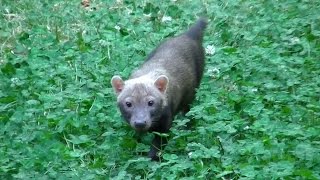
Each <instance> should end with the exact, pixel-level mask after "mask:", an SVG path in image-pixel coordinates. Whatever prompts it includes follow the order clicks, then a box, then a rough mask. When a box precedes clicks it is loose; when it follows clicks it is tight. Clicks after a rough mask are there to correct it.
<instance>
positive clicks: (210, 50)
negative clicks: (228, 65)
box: [206, 45, 216, 55]
mask: <svg viewBox="0 0 320 180" xmlns="http://www.w3.org/2000/svg"><path fill="white" fill-rule="evenodd" d="M215 52H216V47H214V45H208V46H207V47H206V53H207V54H209V55H213V54H214V53H215Z"/></svg>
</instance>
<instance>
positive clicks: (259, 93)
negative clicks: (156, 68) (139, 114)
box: [0, 0, 320, 179]
mask: <svg viewBox="0 0 320 180" xmlns="http://www.w3.org/2000/svg"><path fill="white" fill-rule="evenodd" d="M89 5H90V6H89V7H87V8H84V7H83V6H81V5H80V1H79V0H71V1H58V0H54V1H38V0H28V1H11V0H2V1H0V12H1V13H0V24H1V26H0V179H11V178H21V179H27V178H44V179H46V178H61V179H64V178H67V177H81V179H96V178H115V179H128V178H133V179H145V178H148V179H149V178H157V179H161V178H163V179H174V178H179V179H194V178H207V179H210V178H213V179H214V178H218V179H219V178H222V179H229V178H233V179H279V178H284V179H295V178H296V177H300V178H301V179H320V136H319V135H320V21H319V8H320V1H311V0H310V1H308V0H305V1H300V0H292V1H249V0H242V1H235V0H228V1H214V0H212V1H206V0H203V1H201V2H200V1H191V0H190V1H182V0H177V1H165V2H163V1H161V2H160V1H133V0H124V1H121V0H120V1H98V0H95V1H91V2H90V3H89ZM199 16H206V17H207V18H208V19H209V21H210V23H209V26H208V29H207V31H206V35H205V38H204V46H205V47H206V49H207V54H206V62H207V66H206V72H205V75H204V78H203V81H202V84H201V87H200V88H199V90H198V93H197V99H196V101H195V102H194V104H193V108H192V109H191V111H190V112H189V113H188V114H187V115H186V116H182V115H178V116H177V117H176V119H175V122H174V126H173V128H172V131H171V133H170V134H169V136H170V141H169V144H168V146H167V147H166V148H165V150H163V151H162V157H163V159H162V161H161V162H151V161H150V160H149V159H147V158H146V157H145V155H144V154H145V153H146V152H147V151H148V150H149V144H148V143H149V139H150V138H151V136H152V134H149V135H147V136H144V138H143V141H142V142H141V143H138V142H137V141H136V139H135V133H134V131H133V130H131V128H130V127H128V126H127V124H126V123H124V122H123V121H122V119H121V118H120V114H119V112H118V110H117V108H116V104H115V97H114V94H113V92H112V89H111V86H110V83H109V82H110V78H111V77H112V76H113V75H114V74H120V75H122V76H124V77H127V76H128V75H129V73H130V72H131V70H132V69H134V68H136V67H137V66H138V65H139V64H141V63H142V61H143V59H144V58H145V56H146V55H147V54H148V53H149V52H150V51H151V50H152V49H153V48H154V47H155V46H156V45H157V44H158V43H159V42H160V41H161V40H163V39H165V38H167V37H170V36H173V35H175V34H178V33H180V32H183V31H184V30H186V29H187V27H188V26H189V25H191V24H192V23H193V22H194V21H195V20H196V19H197V17H199ZM190 120H193V121H194V122H195V123H194V126H193V127H192V128H191V129H188V128H186V127H185V125H186V123H187V122H189V121H190ZM300 178H298V179H300Z"/></svg>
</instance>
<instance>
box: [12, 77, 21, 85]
mask: <svg viewBox="0 0 320 180" xmlns="http://www.w3.org/2000/svg"><path fill="white" fill-rule="evenodd" d="M11 82H12V83H14V84H16V83H18V82H19V79H18V78H11Z"/></svg>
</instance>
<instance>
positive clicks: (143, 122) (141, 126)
mask: <svg viewBox="0 0 320 180" xmlns="http://www.w3.org/2000/svg"><path fill="white" fill-rule="evenodd" d="M134 126H135V127H136V128H137V129H143V128H145V127H146V126H147V123H146V122H145V121H141V122H134Z"/></svg>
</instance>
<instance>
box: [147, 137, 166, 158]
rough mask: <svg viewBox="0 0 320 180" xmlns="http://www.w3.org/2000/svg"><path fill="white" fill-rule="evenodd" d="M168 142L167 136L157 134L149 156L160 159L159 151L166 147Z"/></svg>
mask: <svg viewBox="0 0 320 180" xmlns="http://www.w3.org/2000/svg"><path fill="white" fill-rule="evenodd" d="M166 144H167V137H161V136H159V135H157V134H155V136H154V139H153V141H152V144H151V148H150V151H149V154H148V156H149V158H151V159H152V160H153V161H159V160H160V157H159V156H158V153H159V151H160V150H162V149H163V148H164V146H165V145H166Z"/></svg>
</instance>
